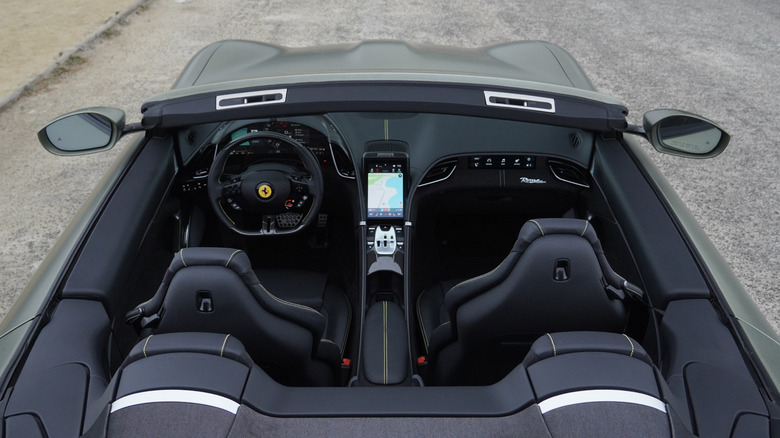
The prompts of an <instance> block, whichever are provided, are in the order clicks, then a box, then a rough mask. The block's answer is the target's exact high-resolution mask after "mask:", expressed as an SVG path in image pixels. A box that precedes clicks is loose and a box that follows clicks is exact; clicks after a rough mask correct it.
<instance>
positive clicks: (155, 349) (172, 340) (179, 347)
mask: <svg viewBox="0 0 780 438" xmlns="http://www.w3.org/2000/svg"><path fill="white" fill-rule="evenodd" d="M181 351H187V352H191V353H203V354H213V355H215V356H220V357H226V358H229V359H233V360H235V361H236V362H240V363H242V364H244V365H246V366H248V367H251V366H252V364H253V363H254V362H253V361H252V358H251V357H249V353H247V352H246V350H245V349H244V344H242V343H241V341H239V340H238V339H237V338H235V337H233V336H230V335H226V334H218V333H196V332H179V333H163V334H159V335H150V336H148V337H146V338H145V339H144V340H142V341H141V342H139V343H138V344H136V345H135V347H133V349H132V350H131V351H130V354H129V355H128V356H127V358H126V359H125V362H124V365H123V366H127V365H129V364H131V363H133V362H135V361H137V360H140V359H144V358H147V357H151V356H156V355H160V354H166V353H174V352H181Z"/></svg>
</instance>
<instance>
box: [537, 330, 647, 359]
mask: <svg viewBox="0 0 780 438" xmlns="http://www.w3.org/2000/svg"><path fill="white" fill-rule="evenodd" d="M581 352H603V353H615V354H621V355H625V356H630V357H635V358H637V359H639V360H642V361H644V362H646V363H647V364H649V365H652V364H653V361H652V360H651V359H650V356H649V355H648V354H647V352H646V351H645V349H644V348H642V346H641V345H640V344H639V342H637V341H635V340H633V339H631V337H629V336H628V335H625V334H620V333H608V332H590V331H578V332H559V333H546V334H545V335H543V336H541V337H540V338H539V339H537V340H536V341H535V342H534V343H533V344H532V345H531V349H530V350H529V351H528V354H527V355H526V356H525V359H523V365H525V366H526V367H528V366H531V365H533V364H535V363H537V362H540V361H542V360H544V359H547V358H550V357H556V356H562V355H564V354H570V353H581Z"/></svg>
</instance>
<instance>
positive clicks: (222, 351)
mask: <svg viewBox="0 0 780 438" xmlns="http://www.w3.org/2000/svg"><path fill="white" fill-rule="evenodd" d="M229 337H230V335H229V334H228V335H226V336H225V340H224V341H222V349H221V350H219V357H222V353H224V352H225V344H227V340H228V338H229Z"/></svg>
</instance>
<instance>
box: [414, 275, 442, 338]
mask: <svg viewBox="0 0 780 438" xmlns="http://www.w3.org/2000/svg"><path fill="white" fill-rule="evenodd" d="M446 290H448V288H445V286H444V285H443V284H442V283H436V284H434V285H433V286H431V287H429V288H428V289H425V290H424V291H422V293H420V296H419V297H417V321H418V322H419V324H420V331H421V332H422V338H423V344H425V349H426V351H427V350H428V345H429V344H430V337H431V335H432V334H433V331H434V330H435V329H436V327H438V326H439V325H440V324H441V323H442V318H441V315H442V314H443V313H444V312H442V310H443V309H442V304H443V303H444V292H445V291H446Z"/></svg>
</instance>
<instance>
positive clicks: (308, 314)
mask: <svg viewBox="0 0 780 438" xmlns="http://www.w3.org/2000/svg"><path fill="white" fill-rule="evenodd" d="M253 275H254V274H253ZM250 289H251V290H252V293H253V294H254V296H255V299H257V300H258V301H259V302H260V303H261V304H262V306H263V307H265V308H266V309H267V310H268V311H269V312H271V313H273V314H274V315H276V316H278V317H280V318H283V319H286V320H288V321H292V322H294V323H297V324H299V325H301V326H303V327H305V328H307V329H308V330H309V331H311V332H312V336H313V337H314V339H316V340H319V339H321V338H322V335H323V333H325V323H326V321H325V316H324V315H323V314H321V313H320V312H319V311H318V310H315V309H313V308H311V307H309V306H304V305H303V304H298V303H293V302H291V301H287V300H284V299H282V298H279V297H277V296H276V295H274V294H272V293H271V292H270V291H268V289H266V288H264V287H263V285H262V284H260V283H257V284H255V285H253V286H251V287H250Z"/></svg>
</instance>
